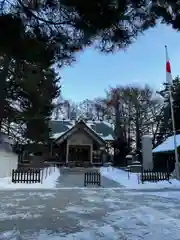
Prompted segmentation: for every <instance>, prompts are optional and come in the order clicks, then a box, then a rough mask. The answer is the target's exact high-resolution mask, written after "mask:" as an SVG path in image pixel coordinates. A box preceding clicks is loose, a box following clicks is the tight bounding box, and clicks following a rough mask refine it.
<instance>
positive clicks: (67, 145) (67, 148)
mask: <svg viewBox="0 0 180 240" xmlns="http://www.w3.org/2000/svg"><path fill="white" fill-rule="evenodd" d="M68 162H69V143H68V141H67V143H66V163H68Z"/></svg>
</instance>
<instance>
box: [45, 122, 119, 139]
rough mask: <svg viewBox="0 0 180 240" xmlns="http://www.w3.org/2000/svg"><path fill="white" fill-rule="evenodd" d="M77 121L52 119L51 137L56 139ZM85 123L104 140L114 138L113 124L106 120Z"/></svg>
mask: <svg viewBox="0 0 180 240" xmlns="http://www.w3.org/2000/svg"><path fill="white" fill-rule="evenodd" d="M75 124H76V121H74V120H52V121H50V128H51V129H52V132H51V138H53V139H56V138H58V137H60V136H61V135H62V134H64V133H65V132H67V131H68V130H70V129H71V128H72V127H73V126H74V125H75ZM85 124H86V125H87V126H88V127H89V128H90V129H91V130H92V131H94V132H95V133H96V134H97V135H99V137H101V138H102V139H103V140H104V141H112V140H114V129H113V126H112V124H110V123H108V122H106V121H92V120H88V121H86V122H85Z"/></svg>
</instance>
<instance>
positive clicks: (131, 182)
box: [100, 167, 180, 189]
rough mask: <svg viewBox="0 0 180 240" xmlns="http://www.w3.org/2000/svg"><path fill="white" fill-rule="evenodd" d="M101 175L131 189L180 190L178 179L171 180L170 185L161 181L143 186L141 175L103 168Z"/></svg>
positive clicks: (112, 168) (146, 183) (145, 183)
mask: <svg viewBox="0 0 180 240" xmlns="http://www.w3.org/2000/svg"><path fill="white" fill-rule="evenodd" d="M100 173H101V175H102V176H104V177H106V178H108V179H111V180H113V181H116V182H118V183H119V184H121V185H123V186H124V187H126V188H129V189H147V188H148V189H155V188H156V189H162V188H163V189H164V188H180V181H178V180H176V179H171V180H170V183H169V182H168V181H159V182H155V183H153V182H144V183H143V184H142V183H141V181H140V174H139V173H129V177H128V172H125V171H123V170H121V169H117V168H114V167H107V168H105V167H101V168H100Z"/></svg>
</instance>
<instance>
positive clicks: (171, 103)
mask: <svg viewBox="0 0 180 240" xmlns="http://www.w3.org/2000/svg"><path fill="white" fill-rule="evenodd" d="M165 49H166V61H167V59H168V52H167V46H165ZM166 81H167V79H166ZM167 84H168V89H169V100H170V108H171V119H172V129H173V136H174V137H173V138H174V151H175V172H176V178H177V179H179V178H180V174H179V159H178V150H177V141H176V126H175V119H174V107H173V97H172V91H171V84H170V83H169V82H168V81H167Z"/></svg>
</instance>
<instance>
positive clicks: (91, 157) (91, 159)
mask: <svg viewBox="0 0 180 240" xmlns="http://www.w3.org/2000/svg"><path fill="white" fill-rule="evenodd" d="M90 162H91V164H92V163H93V145H92V144H91V145H90Z"/></svg>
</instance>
